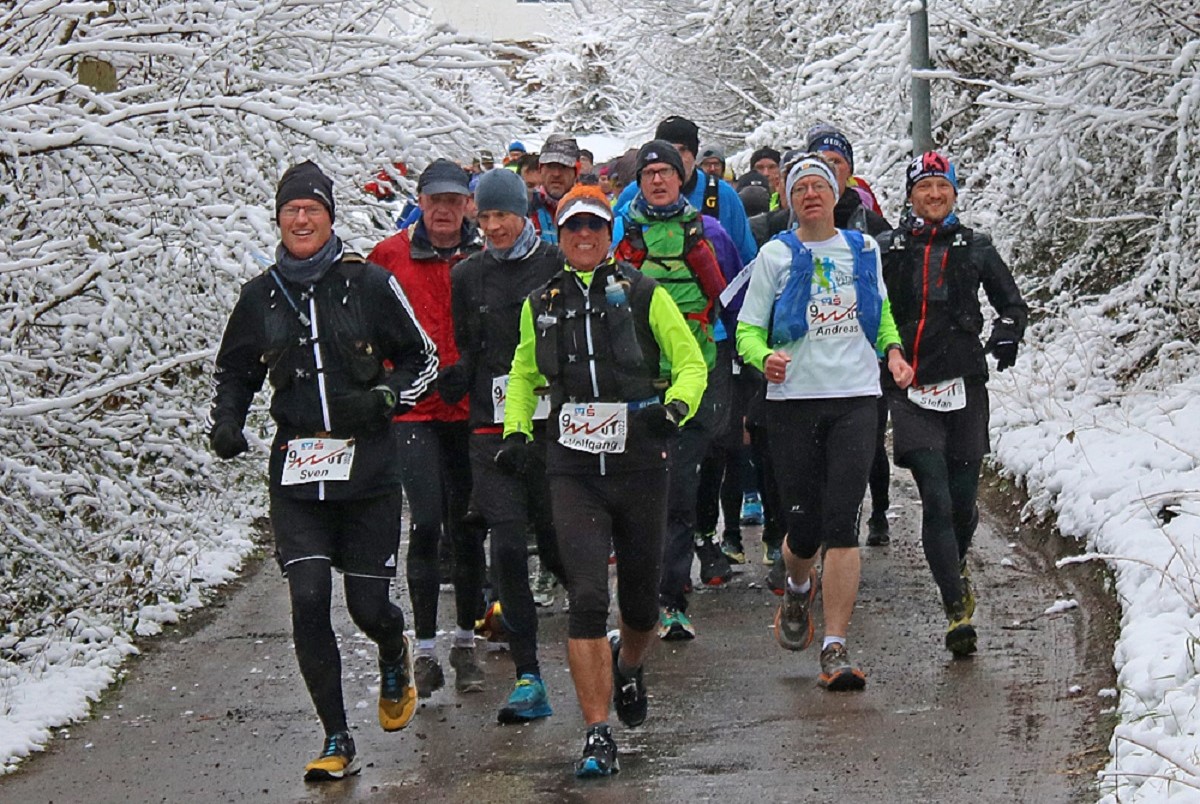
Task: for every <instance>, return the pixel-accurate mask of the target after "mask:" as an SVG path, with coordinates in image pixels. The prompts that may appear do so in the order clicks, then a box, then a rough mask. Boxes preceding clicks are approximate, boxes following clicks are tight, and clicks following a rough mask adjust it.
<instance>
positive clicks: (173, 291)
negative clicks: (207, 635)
mask: <svg viewBox="0 0 1200 804" xmlns="http://www.w3.org/2000/svg"><path fill="white" fill-rule="evenodd" d="M425 13H426V12H425V11H423V9H422V7H421V6H419V5H418V4H415V3H405V2H390V1H389V0H361V2H355V3H343V2H338V3H296V2H287V1H285V0H267V2H262V0H206V1H205V2H166V3H164V2H158V1H157V0H129V1H128V2H122V3H108V2H91V1H89V0H78V1H76V2H62V0H34V1H33V2H23V3H16V4H8V5H7V6H6V8H5V10H4V11H3V12H0V109H2V112H0V445H2V447H3V452H4V456H3V459H2V460H0V475H2V476H3V480H4V490H5V493H4V497H3V500H0V531H2V535H0V579H2V582H0V623H3V624H4V625H3V628H4V632H3V633H2V634H0V685H4V684H10V683H16V682H17V681H19V680H20V679H21V678H24V677H26V676H27V674H29V673H35V672H38V671H40V670H44V669H46V668H48V667H52V666H55V665H63V664H70V662H71V661H72V659H73V657H74V656H76V655H77V654H82V653H85V652H86V651H87V650H88V645H89V644H91V643H95V642H98V641H105V640H109V641H111V640H112V639H113V637H114V634H116V635H120V634H122V633H131V632H134V631H137V632H141V633H145V632H152V631H154V630H156V629H157V628H158V627H159V626H158V623H157V622H155V620H156V619H170V618H172V617H174V616H175V615H174V612H175V611H176V610H177V609H178V608H179V607H181V606H183V607H186V606H189V605H195V604H196V603H197V600H198V590H199V589H200V588H201V587H202V586H204V585H206V584H211V583H215V582H218V581H220V580H222V579H224V578H227V577H229V576H230V572H231V569H233V568H235V567H236V566H237V564H238V563H239V562H240V560H241V558H242V557H243V556H244V554H245V553H247V552H248V551H249V550H251V549H252V547H253V545H252V542H251V540H250V539H249V538H248V537H249V534H250V528H249V527H247V524H248V523H249V522H250V521H251V520H253V519H254V518H255V516H258V515H261V512H262V505H261V498H262V497H263V496H265V494H264V491H265V489H263V487H262V476H263V471H264V467H263V460H262V458H263V455H262V454H261V453H260V454H259V455H257V456H254V457H251V458H248V459H243V460H240V461H237V462H234V465H233V466H232V467H217V466H216V465H215V464H214V461H213V459H212V458H211V457H210V455H209V454H208V452H207V449H206V443H205V438H204V434H203V432H202V428H203V421H204V418H205V411H206V407H207V404H208V398H209V380H208V377H209V375H210V373H211V363H212V356H213V354H214V351H215V347H216V345H217V341H218V339H219V337H220V334H221V331H222V328H223V325H224V319H225V317H226V316H227V315H228V312H229V310H230V309H231V308H232V306H233V302H234V299H235V298H236V295H237V292H238V288H239V286H240V284H241V282H242V281H244V280H246V279H248V278H249V277H250V276H252V275H253V274H254V273H256V272H257V271H259V270H261V267H260V266H258V265H257V264H256V263H255V261H254V259H253V255H254V254H255V253H257V252H263V253H271V251H272V248H273V244H274V242H275V241H276V240H277V235H276V233H275V231H274V226H273V220H272V218H273V215H272V198H273V192H274V183H275V181H276V179H277V178H278V176H279V175H280V173H281V172H282V170H283V169H284V168H285V167H286V166H288V165H289V164H291V163H294V162H298V161H301V160H304V159H313V160H314V161H316V162H317V163H318V164H320V165H321V166H322V168H323V169H324V170H325V171H326V172H327V173H329V174H330V175H331V176H332V177H334V179H335V187H336V191H337V192H336V195H337V202H338V210H337V212H338V216H337V223H336V226H337V228H338V230H339V232H340V233H341V234H342V236H343V238H348V239H351V240H353V239H354V238H355V237H357V238H359V239H360V240H363V241H366V243H367V244H370V242H371V241H373V240H375V239H378V238H380V237H382V236H383V235H384V234H386V232H378V231H376V230H373V229H372V228H371V224H370V216H369V214H368V213H369V211H370V208H369V206H368V200H369V199H368V198H367V197H366V196H365V195H364V194H363V193H362V192H361V191H359V190H357V189H356V188H357V187H360V186H361V185H362V184H363V183H364V181H366V180H369V179H370V178H371V177H372V176H373V174H374V173H375V172H376V171H377V170H379V169H380V168H381V167H382V166H384V165H390V164H391V163H392V162H394V161H396V160H405V161H407V162H408V163H409V164H410V165H412V166H413V167H414V168H417V169H419V168H421V167H423V166H424V164H426V163H427V162H428V161H430V160H431V159H432V158H433V157H434V156H440V155H445V156H450V157H463V156H466V155H468V154H469V153H471V152H472V151H474V150H475V149H476V148H478V147H479V146H480V145H491V144H493V143H496V142H503V141H505V139H506V138H508V137H510V136H511V135H512V133H513V132H512V130H511V129H510V127H509V126H510V124H509V122H508V120H507V119H506V117H504V116H502V115H501V114H499V113H498V111H497V110H498V109H499V104H498V103H497V102H496V100H495V98H496V97H498V96H500V95H502V94H503V92H504V91H505V89H506V82H505V80H504V78H503V74H502V72H501V71H500V66H501V65H502V62H501V61H500V60H499V59H498V58H497V56H496V54H495V52H493V51H491V49H490V46H488V45H481V44H480V43H478V42H475V41H472V40H471V39H469V38H466V37H463V36H459V35H457V34H455V33H453V32H451V31H448V30H445V29H439V28H433V27H431V26H430V25H429V24H428V22H427V20H426V19H425V18H424V16H423V15H425ZM262 420H263V417H262V416H261V410H260V415H259V417H258V421H259V422H261V421H262ZM228 528H240V529H241V530H242V531H244V532H245V534H246V535H247V538H245V539H243V540H242V541H241V542H236V541H235V542H234V544H235V548H234V549H229V550H227V549H226V548H222V549H221V550H217V549H215V548H214V545H215V544H219V543H228V542H229V541H230V540H229V539H228V538H222V539H216V538H215V537H217V536H218V535H220V534H221V533H222V531H224V530H226V529H228ZM118 641H119V640H118ZM117 652H118V653H119V652H120V651H119V650H118V651H117ZM110 659H111V660H112V661H114V662H115V660H116V657H109V658H107V659H105V660H104V661H105V662H108V661H109V660H110ZM10 700H11V699H10V697H9V696H7V695H3V694H0V716H3V715H6V714H11V712H9V711H8V707H9V705H10ZM0 764H3V763H0Z"/></svg>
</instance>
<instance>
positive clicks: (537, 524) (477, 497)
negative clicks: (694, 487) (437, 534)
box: [438, 168, 563, 723]
mask: <svg viewBox="0 0 1200 804" xmlns="http://www.w3.org/2000/svg"><path fill="white" fill-rule="evenodd" d="M475 206H476V208H477V209H478V210H479V226H480V229H481V230H482V231H483V234H484V236H485V237H486V238H487V250H486V251H483V252H481V253H478V254H475V255H472V256H471V257H469V258H467V259H466V260H464V261H463V262H461V263H459V264H458V265H456V266H454V269H453V271H452V272H451V274H450V296H451V306H452V309H453V315H454V340H455V342H456V343H457V344H458V352H459V361H458V363H456V364H455V365H453V366H450V367H448V368H446V369H444V370H443V371H442V375H441V377H440V378H439V381H438V389H439V391H440V393H441V395H442V398H443V399H445V400H446V401H448V402H453V401H455V400H458V399H461V398H462V396H463V395H464V394H465V393H468V392H469V393H470V395H471V409H470V426H471V436H470V445H471V446H470V449H471V474H472V478H473V481H474V487H473V490H472V497H473V500H474V503H475V506H476V507H477V508H478V510H479V512H480V513H481V514H482V515H483V518H484V519H485V520H486V521H487V524H488V527H489V528H490V530H491V542H490V545H491V565H492V566H491V571H492V581H493V583H494V584H495V586H496V588H497V589H498V591H499V596H500V608H501V611H502V612H503V618H504V625H505V631H506V632H507V633H508V637H509V639H508V641H509V646H510V648H511V650H512V658H513V663H514V664H515V665H516V675H517V682H516V687H515V688H514V689H513V692H512V694H511V695H510V696H509V698H508V701H507V702H506V703H505V704H504V706H502V707H501V708H500V711H499V714H498V719H499V721H500V722H501V723H520V722H525V721H529V720H535V719H537V718H542V717H547V716H549V715H550V714H551V708H550V702H549V698H548V697H547V695H546V687H545V684H544V683H543V681H542V674H541V669H540V667H539V666H538V657H537V625H538V622H537V610H536V608H535V606H534V600H533V594H532V592H531V590H530V587H529V548H528V538H527V535H526V534H527V530H528V526H529V523H530V522H532V524H533V527H534V531H535V533H536V534H537V544H538V556H539V559H540V561H541V563H542V566H543V567H547V568H549V569H551V570H552V571H554V573H555V574H556V575H561V574H562V573H561V569H560V567H559V562H558V545H557V542H556V539H555V535H554V524H553V520H552V518H551V515H550V491H549V487H548V486H547V484H546V465H545V457H544V456H545V448H546V444H545V441H544V436H545V428H544V424H545V421H544V418H543V419H542V420H540V421H539V422H538V423H536V424H535V427H534V441H533V448H532V450H533V451H534V453H535V457H534V458H533V459H532V460H530V461H528V462H527V464H526V466H524V467H523V468H524V469H525V471H524V472H522V473H520V474H511V473H507V472H504V471H502V470H501V469H500V468H499V467H497V466H496V463H495V460H494V459H495V457H496V453H497V452H499V451H500V449H501V446H502V444H503V441H504V401H505V396H506V392H507V387H508V370H509V367H510V366H511V365H512V359H513V353H514V352H515V351H516V350H517V343H518V342H519V341H520V336H521V306H522V305H523V304H524V303H525V298H526V297H527V296H528V295H529V294H530V293H532V292H533V291H534V290H536V289H537V288H540V287H542V286H543V285H545V284H546V283H547V282H549V281H550V278H551V277H553V276H555V275H556V274H557V273H558V272H559V271H561V270H562V266H563V256H562V252H561V251H559V250H558V247H557V246H553V245H550V244H549V243H547V242H546V241H545V240H542V239H540V238H539V237H538V234H537V229H536V228H535V227H534V225H533V223H532V222H531V221H530V220H528V219H527V218H526V217H525V215H526V212H527V211H528V196H527V194H526V190H525V182H524V181H523V180H522V179H521V177H520V176H518V175H517V174H515V173H513V172H512V171H511V170H505V169H503V168H501V169H498V170H492V171H488V172H487V173H485V174H483V176H482V177H480V179H479V184H478V185H477V186H476V188H475Z"/></svg>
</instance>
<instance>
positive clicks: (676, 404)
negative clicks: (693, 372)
mask: <svg viewBox="0 0 1200 804" xmlns="http://www.w3.org/2000/svg"><path fill="white" fill-rule="evenodd" d="M687 414H688V406H687V403H686V402H683V401H681V400H678V399H674V400H672V401H670V402H668V403H667V404H665V405H657V404H656V405H649V406H647V407H644V408H642V409H641V410H639V411H638V412H637V418H638V421H640V422H641V423H642V426H643V427H645V428H646V430H647V431H649V432H650V434H651V435H656V436H658V437H659V438H667V437H669V436H673V435H675V434H676V433H678V432H679V425H680V423H681V422H682V421H683V420H684V418H685V417H686V416H687Z"/></svg>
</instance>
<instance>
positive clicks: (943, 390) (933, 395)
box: [908, 377, 967, 413]
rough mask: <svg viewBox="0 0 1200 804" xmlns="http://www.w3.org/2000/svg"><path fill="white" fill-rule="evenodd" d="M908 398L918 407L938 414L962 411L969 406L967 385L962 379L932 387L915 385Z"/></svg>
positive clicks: (943, 382)
mask: <svg viewBox="0 0 1200 804" xmlns="http://www.w3.org/2000/svg"><path fill="white" fill-rule="evenodd" d="M908 398H909V399H910V400H912V403H913V404H914V405H916V406H917V407H921V408H925V410H932V411H936V412H938V413H949V412H950V411H952V410H962V409H963V408H965V407H966V406H967V384H966V383H965V382H963V378H962V377H955V378H954V379H953V380H942V381H941V382H938V383H934V384H932V385H913V386H911V387H910V388H909V389H908Z"/></svg>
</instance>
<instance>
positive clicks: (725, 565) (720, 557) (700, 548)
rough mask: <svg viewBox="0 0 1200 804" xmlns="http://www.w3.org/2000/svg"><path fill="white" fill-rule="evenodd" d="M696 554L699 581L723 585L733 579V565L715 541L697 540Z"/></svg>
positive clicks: (712, 584) (708, 584) (707, 584)
mask: <svg viewBox="0 0 1200 804" xmlns="http://www.w3.org/2000/svg"><path fill="white" fill-rule="evenodd" d="M696 555H697V556H699V558H700V582H701V583H702V584H704V585H705V586H724V585H725V584H727V583H729V581H730V580H732V579H733V567H731V566H729V559H728V558H726V557H725V554H724V553H722V552H721V548H720V547H718V546H717V543H716V542H713V541H708V540H704V541H701V542H697V543H696Z"/></svg>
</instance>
